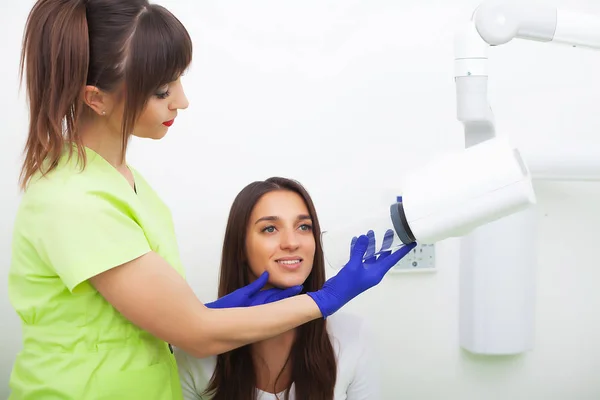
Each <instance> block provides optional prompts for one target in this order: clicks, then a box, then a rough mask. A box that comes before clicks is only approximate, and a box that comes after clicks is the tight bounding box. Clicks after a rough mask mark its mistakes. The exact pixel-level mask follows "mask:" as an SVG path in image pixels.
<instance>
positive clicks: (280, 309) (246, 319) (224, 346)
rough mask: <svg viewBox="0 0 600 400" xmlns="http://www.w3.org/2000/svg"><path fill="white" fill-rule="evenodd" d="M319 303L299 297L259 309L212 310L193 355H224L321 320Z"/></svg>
mask: <svg viewBox="0 0 600 400" xmlns="http://www.w3.org/2000/svg"><path fill="white" fill-rule="evenodd" d="M321 317H322V315H321V312H320V311H319V308H318V307H317V304H316V303H315V302H314V301H313V300H312V299H311V298H310V297H309V296H307V295H299V296H295V297H292V298H288V299H285V300H281V301H278V302H275V303H270V304H265V305H261V306H257V307H247V308H226V309H215V310H212V309H208V311H207V312H206V313H204V315H203V317H202V319H203V323H202V325H204V326H203V327H200V328H199V329H201V330H202V331H203V332H202V335H201V336H203V337H204V340H203V341H202V342H203V343H198V344H197V346H194V347H196V348H195V349H194V350H193V352H194V353H195V354H194V355H195V356H196V357H207V356H211V355H215V354H221V353H224V352H227V351H230V350H232V349H235V348H237V347H241V346H244V345H246V344H249V343H253V342H257V341H261V340H265V339H268V338H271V337H274V336H277V335H280V334H281V333H283V332H287V331H289V330H292V329H294V328H296V327H298V326H300V325H302V324H305V323H307V322H310V321H312V320H315V319H317V318H321Z"/></svg>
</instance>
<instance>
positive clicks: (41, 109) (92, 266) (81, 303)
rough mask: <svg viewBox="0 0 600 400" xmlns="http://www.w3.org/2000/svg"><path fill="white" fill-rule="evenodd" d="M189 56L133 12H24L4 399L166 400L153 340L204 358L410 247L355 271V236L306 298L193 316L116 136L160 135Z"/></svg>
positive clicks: (150, 198)
mask: <svg viewBox="0 0 600 400" xmlns="http://www.w3.org/2000/svg"><path fill="white" fill-rule="evenodd" d="M191 59H192V43H191V40H190V36H189V35H188V32H187V31H186V29H185V28H184V27H183V25H182V24H181V23H180V21H179V20H178V19H177V18H176V17H175V16H173V15H172V14H171V13H170V12H169V11H167V10H166V9H165V8H163V7H161V6H159V5H152V4H149V3H148V2H147V1H146V0H121V1H113V0H38V1H36V2H35V4H34V6H33V9H32V10H31V13H30V14H29V18H28V21H27V25H26V27H25V36H24V43H23V61H24V63H23V65H22V66H23V68H24V72H25V74H24V77H25V81H26V87H27V94H28V102H29V103H28V104H29V112H30V121H29V133H28V138H27V144H26V152H25V160H24V164H23V169H22V176H21V178H22V187H23V190H24V193H23V197H22V203H21V205H20V208H19V210H18V214H17V216H16V220H15V225H14V235H13V244H12V246H13V247H12V263H11V267H10V273H9V279H8V285H9V287H8V291H9V297H10V301H11V303H12V305H13V307H14V309H15V310H16V312H17V313H18V315H19V317H20V318H21V320H22V334H23V348H22V351H21V352H20V353H19V354H18V356H17V358H16V361H15V364H14V366H13V370H12V374H11V378H10V389H11V397H10V399H13V400H30V399H36V400H37V399H61V400H67V399H73V400H75V399H76V400H85V399H94V400H100V399H110V400H117V399H126V400H179V399H181V398H182V395H181V387H180V384H179V378H178V372H177V368H176V363H175V360H174V357H173V355H172V351H171V347H170V345H169V344H172V345H175V346H177V347H179V348H181V349H183V350H185V351H186V352H188V353H189V354H192V355H194V356H196V357H207V356H211V355H216V354H220V353H223V352H227V351H230V350H232V349H235V348H238V347H240V346H244V345H246V344H249V343H253V342H256V341H260V340H264V339H267V338H271V337H274V336H277V335H279V334H281V333H283V332H286V331H289V330H291V329H293V328H295V327H297V326H299V325H302V324H304V323H306V322H308V321H312V320H315V319H318V318H326V317H328V316H329V315H331V314H333V313H334V312H336V311H337V310H339V309H340V308H341V307H343V306H344V305H345V304H346V303H347V302H349V301H350V300H351V299H353V298H354V297H356V296H358V295H359V294H361V293H362V292H364V291H365V290H367V289H369V288H371V287H373V286H375V285H377V284H378V283H379V282H380V281H381V279H382V278H383V276H384V275H385V273H386V272H387V271H388V270H389V269H390V268H391V267H392V266H393V265H394V264H396V262H397V261H398V260H399V259H400V258H402V257H403V256H404V254H405V253H406V252H407V251H408V250H410V247H405V248H404V249H403V250H401V252H397V253H394V254H392V255H390V256H388V257H387V258H385V259H382V260H380V261H378V262H376V263H375V264H370V266H369V269H365V268H364V267H363V264H362V256H363V254H364V252H365V250H366V247H367V239H366V237H361V238H360V240H359V241H358V243H357V244H356V245H355V247H354V253H353V255H352V257H351V259H350V261H349V262H348V264H347V265H346V266H345V267H344V268H343V269H342V270H341V271H340V272H339V273H338V274H337V275H336V276H335V277H333V278H331V279H329V280H328V281H327V282H326V283H325V284H324V286H323V287H322V288H321V289H320V290H317V291H312V292H309V293H306V294H301V295H300V294H299V293H300V291H301V289H302V288H301V287H299V286H298V287H293V288H290V289H287V290H283V291H282V290H279V289H269V290H262V291H261V290H260V289H261V287H260V285H256V284H255V285H250V286H247V287H242V288H241V289H238V290H237V291H235V292H233V293H231V294H229V295H228V296H225V297H223V298H221V299H219V300H217V301H215V302H214V303H210V304H202V303H201V302H200V301H199V300H198V298H197V297H196V296H195V295H194V293H193V291H192V290H191V288H190V287H189V286H188V284H187V283H186V281H185V279H184V274H183V266H182V265H181V262H180V259H179V253H178V250H177V242H176V238H175V233H174V229H173V221H172V219H171V214H170V212H169V209H168V208H167V207H166V206H165V204H164V203H163V202H162V201H161V199H160V198H159V196H158V195H157V194H156V193H155V192H154V191H153V189H152V187H151V186H150V184H149V183H148V182H147V181H146V180H145V179H144V178H143V176H142V174H140V173H139V172H138V171H137V170H136V169H134V168H133V167H132V166H131V165H129V164H128V163H127V161H126V147H127V142H128V140H129V139H130V137H131V136H136V137H139V138H149V139H160V138H162V137H164V136H165V135H166V134H167V132H168V130H169V126H171V125H172V124H173V121H174V120H175V117H176V116H177V113H178V112H179V111H181V110H184V109H185V108H187V106H188V100H187V99H186V96H185V94H184V91H183V87H182V84H181V81H180V76H181V74H182V73H183V72H184V71H185V70H186V68H187V67H188V66H189V64H190V62H191ZM159 162H160V161H159ZM168 167H169V166H168V165H165V168H168ZM257 282H258V281H257ZM263 282H265V280H263ZM249 306H256V307H249Z"/></svg>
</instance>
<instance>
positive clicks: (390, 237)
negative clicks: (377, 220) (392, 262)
mask: <svg viewBox="0 0 600 400" xmlns="http://www.w3.org/2000/svg"><path fill="white" fill-rule="evenodd" d="M367 238H368V239H369V244H368V245H367V251H366V253H365V255H364V261H365V264H372V263H374V262H375V261H377V260H381V259H383V258H385V257H387V256H389V255H390V254H392V251H391V250H390V247H391V246H392V243H393V241H394V231H393V230H391V229H388V230H387V231H385V234H384V235H383V243H382V244H381V249H379V252H378V253H375V232H373V231H372V230H370V231H368V232H367ZM357 239H358V238H357V237H356V236H355V237H353V238H352V242H351V243H350V256H352V249H353V248H354V245H355V244H356V240H357ZM377 255H379V257H377Z"/></svg>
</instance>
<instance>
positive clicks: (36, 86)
mask: <svg viewBox="0 0 600 400" xmlns="http://www.w3.org/2000/svg"><path fill="white" fill-rule="evenodd" d="M88 65H89V44H88V25H87V20H86V13H85V3H84V0H42V1H38V2H37V3H36V4H35V6H34V7H33V9H32V11H31V13H30V14H29V17H28V18H27V24H26V27H25V34H24V38H23V49H22V53H21V70H20V77H21V79H23V72H24V70H25V71H26V82H27V98H28V100H29V117H30V123H29V135H28V138H27V144H26V146H25V161H24V163H23V168H22V171H21V182H22V185H23V187H24V186H25V185H26V183H27V182H28V181H29V179H30V178H31V176H32V175H33V174H34V173H35V172H36V171H40V170H41V171H43V167H44V163H46V162H47V163H48V165H47V169H52V168H53V167H54V166H55V165H56V163H57V162H58V159H59V157H60V155H61V153H62V151H63V147H64V144H65V138H66V139H67V140H69V141H73V142H76V136H75V134H74V132H75V127H76V125H77V121H78V119H79V116H80V115H81V111H82V107H83V102H82V101H81V98H80V97H81V95H82V88H83V87H84V85H85V83H86V80H87V72H88ZM63 132H64V134H63Z"/></svg>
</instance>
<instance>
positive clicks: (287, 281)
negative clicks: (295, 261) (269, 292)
mask: <svg viewBox="0 0 600 400" xmlns="http://www.w3.org/2000/svg"><path fill="white" fill-rule="evenodd" d="M304 281H306V277H304V276H286V277H273V278H272V279H269V283H268V284H269V285H272V286H274V287H276V288H280V289H287V288H291V287H294V286H298V285H302V284H303V283H304Z"/></svg>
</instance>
